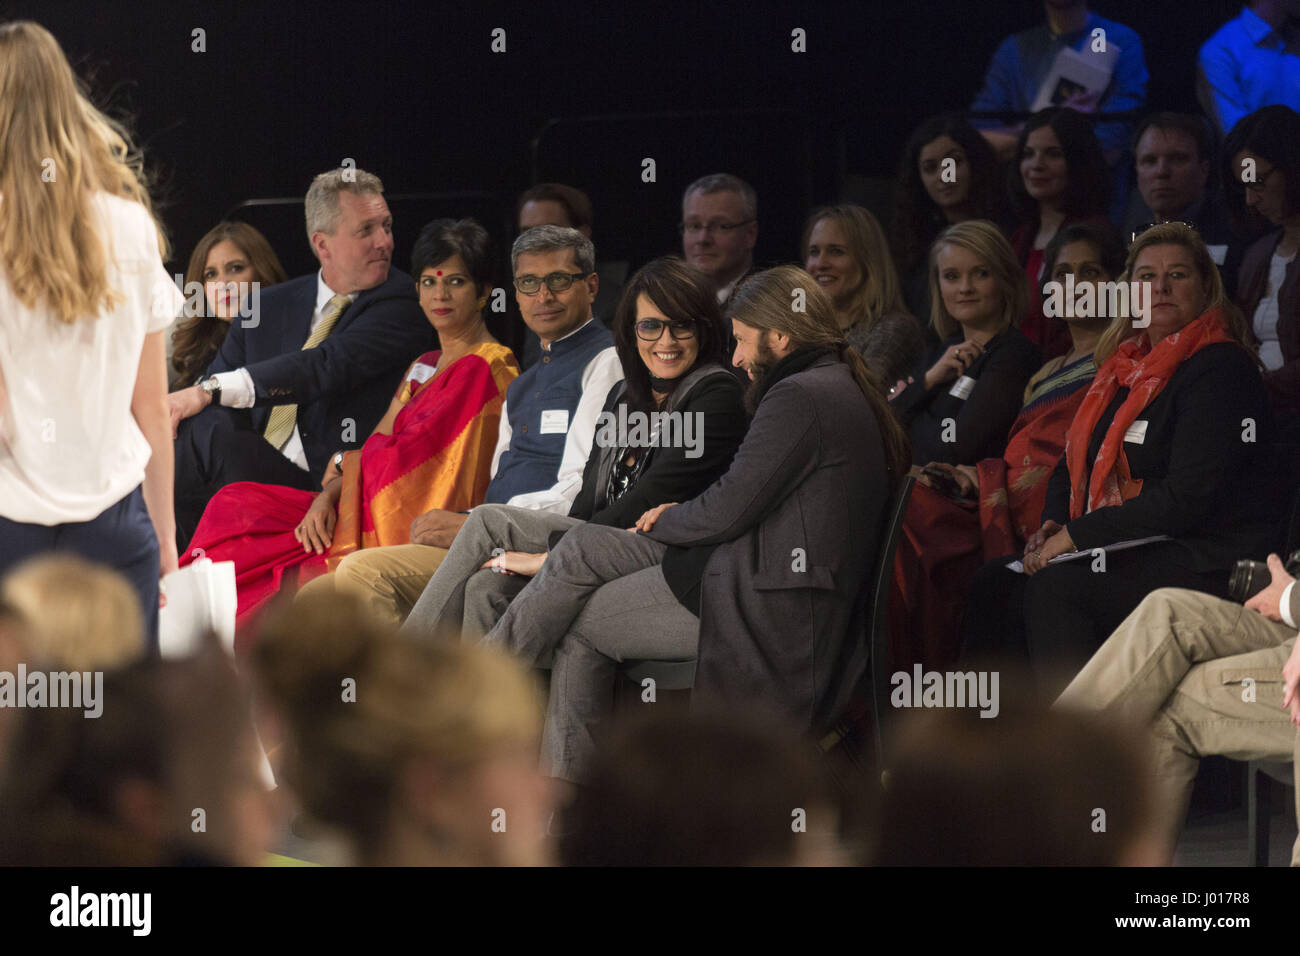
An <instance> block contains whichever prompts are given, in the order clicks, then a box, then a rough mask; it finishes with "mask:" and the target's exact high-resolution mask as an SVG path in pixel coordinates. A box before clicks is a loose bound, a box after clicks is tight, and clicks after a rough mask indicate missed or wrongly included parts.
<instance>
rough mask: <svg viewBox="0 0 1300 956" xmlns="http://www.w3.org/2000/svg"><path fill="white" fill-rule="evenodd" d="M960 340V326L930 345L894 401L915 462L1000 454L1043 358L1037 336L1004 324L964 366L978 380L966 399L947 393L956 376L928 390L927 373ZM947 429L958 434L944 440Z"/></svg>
mask: <svg viewBox="0 0 1300 956" xmlns="http://www.w3.org/2000/svg"><path fill="white" fill-rule="evenodd" d="M961 340H962V335H961V333H960V332H958V333H957V334H956V335H954V336H952V337H951V338H949V339H946V340H944V341H943V342H939V343H938V344H936V345H932V346H931V347H930V348H929V349H928V350H927V352H926V355H925V359H924V360H923V361H922V363H921V365H919V366H918V367H917V370H916V372H915V373H914V376H915V379H916V380H915V381H914V382H912V384H911V385H909V386H907V388H905V389H904V390H903V391H902V392H900V393H899V394H898V395H897V396H896V397H895V398H894V400H893V401H892V402H891V403H890V405H891V406H892V407H893V409H894V411H895V413H896V414H897V415H898V416H899V418H900V419H901V420H902V422H903V424H904V426H905V427H906V428H907V434H908V437H909V438H910V439H911V440H912V464H914V465H928V464H929V463H930V462H932V461H941V462H945V463H946V464H949V465H973V464H975V462H977V461H983V460H984V459H985V458H1001V457H1002V452H1003V451H1005V450H1006V446H1007V435H1008V434H1010V432H1011V426H1012V424H1013V423H1014V422H1015V420H1016V416H1017V415H1018V414H1020V407H1021V405H1023V404H1024V400H1025V386H1026V385H1027V384H1029V379H1030V378H1031V377H1032V376H1033V374H1034V372H1036V371H1038V368H1039V366H1040V365H1041V364H1042V362H1041V361H1040V360H1039V357H1038V349H1037V347H1036V346H1035V345H1034V343H1033V342H1031V341H1029V339H1028V338H1026V337H1025V336H1024V335H1023V334H1021V332H1020V331H1019V330H1018V329H1006V330H1005V331H1003V332H999V333H998V334H997V335H995V336H994V337H993V338H991V339H989V341H988V343H987V344H986V345H985V346H984V351H983V353H981V355H980V357H979V358H977V359H976V360H975V362H974V364H973V365H971V366H970V368H968V369H967V370H966V374H967V375H968V376H970V377H971V378H973V379H975V386H974V389H973V390H972V391H971V393H970V394H969V395H968V396H967V397H966V399H965V400H964V401H963V400H962V399H960V398H957V397H955V396H953V395H950V394H949V391H950V390H951V389H952V388H953V386H954V384H955V383H954V382H945V383H943V384H942V385H940V386H938V387H937V388H932V389H929V390H927V389H926V387H925V373H926V372H927V371H928V370H929V369H930V366H932V365H934V363H935V362H937V361H939V357H940V356H941V355H943V353H944V352H945V351H946V350H947V349H949V348H950V347H952V346H954V345H957V344H959V343H960V342H961ZM891 384H892V383H891ZM947 419H952V420H953V423H955V424H953V426H952V427H951V428H950V427H949V426H948V425H947V424H945V422H946V420H947ZM949 432H951V437H952V438H953V439H954V440H953V441H944V438H945V437H948V434H947V433H949Z"/></svg>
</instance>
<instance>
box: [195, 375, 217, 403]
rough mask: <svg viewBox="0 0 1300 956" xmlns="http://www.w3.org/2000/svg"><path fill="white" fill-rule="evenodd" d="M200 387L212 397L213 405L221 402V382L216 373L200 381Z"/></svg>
mask: <svg viewBox="0 0 1300 956" xmlns="http://www.w3.org/2000/svg"><path fill="white" fill-rule="evenodd" d="M199 388H201V389H203V391H205V392H207V393H208V395H209V396H210V397H211V398H212V404H213V405H220V404H221V383H220V382H219V381H217V377H216V376H215V375H212V376H209V377H208V378H205V379H204V380H203V381H202V382H200V383H199Z"/></svg>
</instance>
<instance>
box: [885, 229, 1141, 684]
mask: <svg viewBox="0 0 1300 956" xmlns="http://www.w3.org/2000/svg"><path fill="white" fill-rule="evenodd" d="M1044 262H1045V271H1044V274H1045V275H1046V276H1047V280H1048V281H1052V282H1057V283H1061V284H1062V285H1063V286H1066V287H1067V288H1069V289H1071V290H1074V291H1078V290H1082V289H1083V288H1084V287H1085V286H1088V287H1091V289H1093V290H1098V289H1102V286H1101V285H1100V283H1103V282H1109V281H1113V280H1114V279H1117V278H1118V277H1119V275H1120V273H1121V272H1123V271H1124V245H1123V243H1122V242H1121V241H1120V238H1119V234H1118V233H1117V232H1116V231H1115V228H1114V227H1113V226H1099V225H1094V224H1092V223H1075V224H1074V225H1072V226H1066V227H1065V228H1064V229H1062V230H1061V231H1060V232H1058V233H1057V234H1056V236H1055V237H1053V239H1052V241H1051V242H1050V243H1048V246H1047V252H1046V257H1045V259H1044ZM1067 282H1068V285H1066V284H1067ZM1050 291H1051V290H1050V289H1049V288H1048V287H1047V286H1046V284H1045V285H1044V289H1043V290H1042V292H1043V295H1044V297H1046V296H1047V295H1048V294H1049V292H1050ZM1103 297H1104V291H1103ZM1093 299H1094V301H1095V299H1096V296H1095V295H1094V296H1093ZM1073 304H1074V299H1072V300H1071V305H1072V306H1073ZM1064 311H1065V312H1066V313H1067V315H1066V316H1065V317H1064V318H1065V324H1066V327H1067V329H1068V331H1069V336H1070V343H1071V348H1070V350H1069V352H1067V353H1066V354H1064V355H1060V356H1057V357H1056V358H1054V359H1051V360H1050V361H1048V362H1047V363H1046V364H1045V365H1043V367H1042V368H1041V369H1039V370H1038V371H1037V372H1036V373H1035V374H1034V376H1033V378H1031V379H1030V380H1029V384H1028V385H1027V386H1026V387H1025V393H1024V405H1023V406H1022V407H1021V409H1020V414H1019V415H1017V416H1016V420H1015V423H1014V424H1013V425H1012V426H1011V433H1010V437H1008V439H1007V447H1006V451H1005V453H1004V454H1002V455H999V456H997V457H993V458H985V459H983V460H982V461H979V462H977V463H974V464H958V465H951V464H947V463H944V462H931V463H930V465H929V466H928V467H927V469H926V472H929V474H926V473H923V474H922V475H921V476H920V478H919V479H918V483H917V485H916V487H915V488H914V489H913V491H912V497H911V500H910V501H909V502H908V506H907V516H906V517H905V519H904V521H903V534H902V537H901V538H900V539H899V542H898V553H897V554H896V555H895V558H894V591H893V594H892V595H891V598H890V602H889V617H890V642H891V649H892V653H893V656H892V657H891V660H892V661H893V664H892V665H891V666H892V667H894V668H895V669H899V668H901V669H904V670H906V669H908V668H910V667H911V666H912V665H913V664H915V663H918V662H919V663H920V664H922V665H923V666H924V667H925V668H926V669H928V670H933V669H939V670H943V669H945V668H947V667H948V666H950V665H951V664H953V663H954V661H955V659H956V657H957V653H958V651H960V649H961V644H960V639H959V637H958V634H957V628H958V625H959V624H960V623H961V615H962V611H963V609H964V608H965V606H966V595H967V594H968V593H969V591H970V584H971V579H972V578H973V577H974V576H975V572H976V571H977V570H979V567H980V565H982V564H983V563H984V562H986V561H991V560H992V559H993V558H996V557H997V556H998V555H1000V554H1007V553H1008V552H1011V551H1016V550H1019V549H1020V548H1022V547H1024V544H1025V541H1026V540H1027V539H1028V538H1029V536H1030V535H1032V534H1033V533H1034V532H1035V531H1037V530H1038V525H1039V519H1040V517H1041V515H1042V513H1043V501H1044V499H1045V498H1046V496H1047V482H1048V479H1049V478H1050V477H1051V475H1052V469H1054V468H1055V467H1056V463H1057V461H1059V460H1060V457H1061V452H1062V451H1063V450H1064V448H1065V432H1066V430H1067V429H1068V428H1069V427H1070V422H1071V421H1073V420H1074V413H1075V412H1076V411H1077V410H1078V408H1079V405H1080V403H1081V402H1082V401H1083V397H1084V394H1085V393H1086V392H1087V391H1088V386H1089V385H1090V384H1091V383H1092V379H1093V376H1094V375H1095V374H1096V372H1097V365H1096V363H1095V362H1094V361H1093V357H1092V353H1093V349H1094V348H1095V347H1096V345H1097V342H1098V340H1099V339H1100V337H1101V335H1102V333H1103V332H1104V331H1105V330H1106V327H1107V326H1108V325H1109V321H1108V320H1107V319H1106V318H1105V317H1104V314H1103V316H1098V315H1097V312H1098V310H1097V309H1096V308H1080V309H1076V308H1069V309H1066V310H1064ZM935 470H938V471H939V472H941V474H938V475H934V477H931V475H933V472H934V471H935ZM944 475H947V478H948V479H950V480H945V479H944Z"/></svg>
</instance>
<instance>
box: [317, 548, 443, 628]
mask: <svg viewBox="0 0 1300 956" xmlns="http://www.w3.org/2000/svg"><path fill="white" fill-rule="evenodd" d="M446 556H447V550H446V549H445V548H434V547H431V546H429V545H424V544H396V545H392V546H390V547H387V548H363V549H362V550H360V551H354V552H352V553H351V554H349V555H348V556H347V557H346V558H344V559H343V560H342V561H340V562H339V566H338V569H337V570H335V572H334V573H333V574H323V575H321V576H320V577H318V578H315V579H314V580H312V581H308V582H307V583H306V584H305V585H303V587H302V588H301V589H299V591H298V597H297V600H299V601H304V600H311V598H312V595H314V594H315V595H319V594H322V593H324V592H326V591H328V590H335V591H338V592H339V593H344V594H353V595H355V596H357V597H359V598H361V599H362V600H363V601H364V602H365V603H366V605H367V607H369V608H370V609H371V610H372V611H373V612H374V613H375V615H376V616H377V617H378V618H379V619H380V620H383V621H385V622H388V623H391V624H393V625H394V626H397V625H400V624H401V623H402V622H403V621H404V620H406V616H407V615H408V614H410V613H411V608H413V607H414V606H415V602H416V601H418V600H419V599H420V595H421V594H423V593H424V588H425V586H426V585H427V584H428V583H429V579H430V578H432V577H433V573H434V572H435V571H437V570H438V567H439V565H441V564H442V559H443V558H445V557H446Z"/></svg>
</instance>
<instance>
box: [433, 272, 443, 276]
mask: <svg viewBox="0 0 1300 956" xmlns="http://www.w3.org/2000/svg"><path fill="white" fill-rule="evenodd" d="M434 275H437V276H440V275H442V273H441V272H435V273H434Z"/></svg>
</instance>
